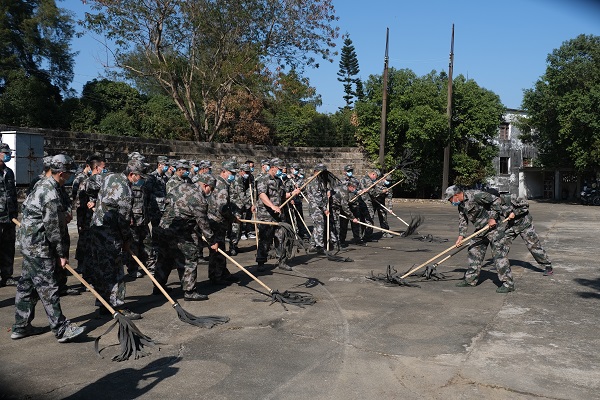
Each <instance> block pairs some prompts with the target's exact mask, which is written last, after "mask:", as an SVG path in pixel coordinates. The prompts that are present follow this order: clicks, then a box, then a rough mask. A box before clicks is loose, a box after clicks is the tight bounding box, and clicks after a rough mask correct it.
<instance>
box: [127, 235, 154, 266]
mask: <svg viewBox="0 0 600 400" xmlns="http://www.w3.org/2000/svg"><path fill="white" fill-rule="evenodd" d="M131 235H132V239H131V243H130V244H129V246H130V248H131V251H132V252H133V254H135V255H136V256H137V257H138V258H139V259H140V261H141V262H142V263H144V265H145V266H147V265H148V248H147V240H146V238H147V237H148V236H149V235H150V228H149V227H148V224H146V225H138V226H132V227H131ZM125 262H126V266H127V272H128V273H132V272H136V271H138V270H140V269H141V268H140V267H139V265H138V263H137V262H136V261H135V260H134V259H133V257H131V254H125Z"/></svg>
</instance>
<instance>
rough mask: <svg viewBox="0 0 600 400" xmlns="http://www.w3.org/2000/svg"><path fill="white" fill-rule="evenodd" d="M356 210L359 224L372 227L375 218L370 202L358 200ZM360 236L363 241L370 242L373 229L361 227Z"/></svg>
mask: <svg viewBox="0 0 600 400" xmlns="http://www.w3.org/2000/svg"><path fill="white" fill-rule="evenodd" d="M356 201H357V202H358V210H359V215H358V219H359V220H360V222H363V223H365V224H369V225H373V218H374V216H375V214H374V211H373V203H371V201H370V200H369V201H364V200H363V199H362V197H360V198H359V199H358V200H356ZM359 229H360V236H361V238H363V239H365V240H370V239H371V238H372V237H373V228H369V227H368V226H364V225H361V226H360V228H359Z"/></svg>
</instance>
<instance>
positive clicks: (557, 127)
mask: <svg viewBox="0 0 600 400" xmlns="http://www.w3.org/2000/svg"><path fill="white" fill-rule="evenodd" d="M546 61H547V67H546V72H545V73H544V74H543V75H542V76H541V77H540V79H539V80H538V81H537V82H536V83H535V85H534V87H533V88H531V89H527V90H525V92H524V96H523V104H522V106H523V109H524V111H525V112H526V113H527V118H525V119H524V120H523V121H522V122H523V126H522V128H523V129H524V132H525V134H524V135H523V136H522V139H523V140H524V141H525V142H528V143H533V144H535V145H536V146H537V147H538V149H539V152H540V154H539V160H540V162H541V163H542V164H543V165H545V166H550V167H561V166H573V165H574V166H575V167H576V168H577V169H578V170H580V171H582V170H585V169H598V167H600V37H598V36H594V35H579V36H577V37H576V38H575V39H572V40H568V41H566V42H564V43H563V44H562V45H561V46H560V47H559V48H558V49H555V50H554V51H552V53H551V54H549V55H548V57H547V60H546Z"/></svg>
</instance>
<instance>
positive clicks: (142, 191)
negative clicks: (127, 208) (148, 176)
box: [131, 180, 148, 226]
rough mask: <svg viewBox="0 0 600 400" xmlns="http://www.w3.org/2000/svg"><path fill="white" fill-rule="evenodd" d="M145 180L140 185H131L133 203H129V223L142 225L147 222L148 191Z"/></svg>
mask: <svg viewBox="0 0 600 400" xmlns="http://www.w3.org/2000/svg"><path fill="white" fill-rule="evenodd" d="M146 182H147V181H146V180H145V181H144V184H143V185H142V186H136V185H131V195H132V197H133V203H132V205H131V225H132V226H143V225H146V224H148V193H147V192H146V190H147V189H146Z"/></svg>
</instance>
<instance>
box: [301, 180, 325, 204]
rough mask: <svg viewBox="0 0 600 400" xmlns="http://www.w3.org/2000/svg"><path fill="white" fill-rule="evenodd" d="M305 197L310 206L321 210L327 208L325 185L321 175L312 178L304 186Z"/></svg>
mask: <svg viewBox="0 0 600 400" xmlns="http://www.w3.org/2000/svg"><path fill="white" fill-rule="evenodd" d="M305 190H306V192H305V194H306V199H307V200H308V203H309V206H310V207H316V208H318V209H320V210H321V211H323V212H325V211H326V210H327V187H326V186H325V184H324V183H323V180H322V179H321V177H320V176H319V177H316V178H315V179H313V180H312V181H311V182H310V183H309V184H308V185H307V186H306V188H305Z"/></svg>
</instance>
